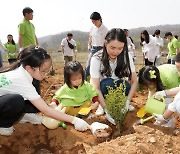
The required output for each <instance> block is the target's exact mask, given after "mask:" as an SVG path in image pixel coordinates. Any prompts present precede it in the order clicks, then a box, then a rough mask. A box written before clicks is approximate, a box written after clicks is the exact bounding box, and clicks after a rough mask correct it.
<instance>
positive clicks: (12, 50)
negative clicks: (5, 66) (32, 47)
mask: <svg viewBox="0 0 180 154" xmlns="http://www.w3.org/2000/svg"><path fill="white" fill-rule="evenodd" d="M7 39H8V42H7V43H6V44H4V46H5V48H6V49H7V50H8V51H7V54H8V62H9V64H11V63H13V62H15V61H16V60H17V56H16V52H17V51H18V47H17V44H16V43H15V42H14V40H13V36H12V35H11V34H9V35H8V36H7Z"/></svg>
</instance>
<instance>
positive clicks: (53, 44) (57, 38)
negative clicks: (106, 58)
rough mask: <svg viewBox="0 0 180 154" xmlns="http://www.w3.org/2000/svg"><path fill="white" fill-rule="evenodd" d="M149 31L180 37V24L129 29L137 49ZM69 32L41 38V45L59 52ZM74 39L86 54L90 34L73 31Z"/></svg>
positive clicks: (80, 49) (79, 49)
mask: <svg viewBox="0 0 180 154" xmlns="http://www.w3.org/2000/svg"><path fill="white" fill-rule="evenodd" d="M145 29H146V30H147V31H148V32H149V33H150V34H153V33H154V31H155V30H156V29H160V30H161V36H162V37H163V36H164V34H165V32H168V31H171V32H172V33H173V34H174V35H178V36H180V24H178V25H159V26H151V27H139V28H134V29H129V32H130V36H131V37H132V38H133V40H134V43H135V45H136V47H137V48H139V41H140V34H141V32H142V31H143V30H145ZM67 33H68V32H62V33H59V34H56V35H49V36H45V37H41V38H39V42H40V45H41V46H43V47H44V48H46V49H47V50H52V51H57V50H59V47H60V44H61V40H62V39H63V38H64V37H66V34H67ZM71 33H73V35H74V37H73V39H74V40H75V41H76V43H77V47H78V51H80V52H86V51H87V42H88V38H89V32H81V31H71Z"/></svg>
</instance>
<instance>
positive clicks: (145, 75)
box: [138, 66, 165, 91]
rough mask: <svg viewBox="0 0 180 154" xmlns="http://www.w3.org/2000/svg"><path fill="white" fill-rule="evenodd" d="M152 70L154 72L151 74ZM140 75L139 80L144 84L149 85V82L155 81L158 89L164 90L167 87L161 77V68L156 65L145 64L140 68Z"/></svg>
mask: <svg viewBox="0 0 180 154" xmlns="http://www.w3.org/2000/svg"><path fill="white" fill-rule="evenodd" d="M152 71H153V73H152V74H151V72H152ZM152 75H153V77H152ZM138 76H139V79H138V82H139V84H141V85H143V86H148V84H151V83H154V84H155V85H156V90H157V91H161V90H164V88H165V87H164V86H163V83H162V80H161V78H160V73H159V70H158V69H157V67H156V66H144V67H143V68H142V69H140V70H139V73H138Z"/></svg>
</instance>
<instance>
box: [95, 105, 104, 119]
mask: <svg viewBox="0 0 180 154" xmlns="http://www.w3.org/2000/svg"><path fill="white" fill-rule="evenodd" d="M103 114H104V109H103V108H102V106H101V105H99V107H98V109H97V110H96V112H95V115H98V116H100V115H103Z"/></svg>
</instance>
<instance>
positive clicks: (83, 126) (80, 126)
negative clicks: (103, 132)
mask: <svg viewBox="0 0 180 154" xmlns="http://www.w3.org/2000/svg"><path fill="white" fill-rule="evenodd" d="M72 124H73V125H74V127H75V129H76V130H78V131H86V130H88V129H90V125H89V124H88V123H87V122H85V121H84V120H82V119H80V118H77V117H74V119H73V121H72Z"/></svg>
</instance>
